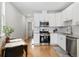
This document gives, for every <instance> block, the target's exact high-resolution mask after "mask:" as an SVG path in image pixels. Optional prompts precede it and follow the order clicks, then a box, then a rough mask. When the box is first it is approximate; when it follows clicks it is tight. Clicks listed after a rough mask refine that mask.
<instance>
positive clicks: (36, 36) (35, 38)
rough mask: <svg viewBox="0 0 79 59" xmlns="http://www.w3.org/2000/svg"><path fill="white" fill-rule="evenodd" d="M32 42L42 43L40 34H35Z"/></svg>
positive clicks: (35, 43)
mask: <svg viewBox="0 0 79 59" xmlns="http://www.w3.org/2000/svg"><path fill="white" fill-rule="evenodd" d="M32 42H33V44H34V45H39V44H40V37H39V34H34V37H33V39H32Z"/></svg>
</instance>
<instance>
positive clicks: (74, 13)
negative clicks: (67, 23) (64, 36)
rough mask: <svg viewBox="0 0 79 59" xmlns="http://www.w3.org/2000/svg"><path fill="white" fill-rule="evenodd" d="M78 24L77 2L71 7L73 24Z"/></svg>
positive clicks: (78, 9)
mask: <svg viewBox="0 0 79 59" xmlns="http://www.w3.org/2000/svg"><path fill="white" fill-rule="evenodd" d="M77 24H79V3H74V7H73V25H77Z"/></svg>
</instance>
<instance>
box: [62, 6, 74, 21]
mask: <svg viewBox="0 0 79 59" xmlns="http://www.w3.org/2000/svg"><path fill="white" fill-rule="evenodd" d="M72 9H73V5H70V6H69V7H67V8H66V9H64V10H63V11H62V18H63V20H64V21H67V20H72V19H73V18H72V16H73V14H72V12H73V11H72Z"/></svg>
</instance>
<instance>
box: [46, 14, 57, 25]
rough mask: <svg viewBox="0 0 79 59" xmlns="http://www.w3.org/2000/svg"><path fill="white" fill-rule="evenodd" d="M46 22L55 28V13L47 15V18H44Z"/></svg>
mask: <svg viewBox="0 0 79 59" xmlns="http://www.w3.org/2000/svg"><path fill="white" fill-rule="evenodd" d="M45 19H46V20H47V21H49V26H55V24H56V23H55V13H53V14H47V17H46V18H45Z"/></svg>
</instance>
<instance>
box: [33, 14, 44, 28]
mask: <svg viewBox="0 0 79 59" xmlns="http://www.w3.org/2000/svg"><path fill="white" fill-rule="evenodd" d="M40 21H44V17H43V15H42V13H35V14H34V26H36V27H39V23H40Z"/></svg>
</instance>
